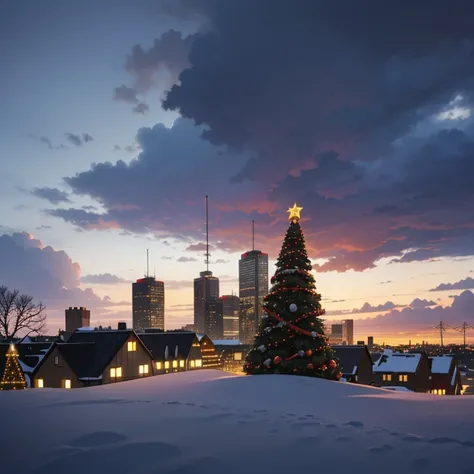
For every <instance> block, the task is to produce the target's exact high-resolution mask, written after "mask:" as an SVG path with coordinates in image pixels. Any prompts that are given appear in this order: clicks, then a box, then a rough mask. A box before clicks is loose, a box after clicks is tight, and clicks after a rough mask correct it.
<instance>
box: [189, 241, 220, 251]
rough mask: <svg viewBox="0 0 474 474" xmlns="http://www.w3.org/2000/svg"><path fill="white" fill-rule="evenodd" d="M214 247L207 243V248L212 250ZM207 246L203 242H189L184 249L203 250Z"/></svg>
mask: <svg viewBox="0 0 474 474" xmlns="http://www.w3.org/2000/svg"><path fill="white" fill-rule="evenodd" d="M213 248H214V247H213V246H212V245H209V250H212V249H213ZM206 249H207V246H206V244H205V243H204V242H198V243H197V244H191V245H188V246H187V247H186V249H185V250H186V251H188V252H205V251H206Z"/></svg>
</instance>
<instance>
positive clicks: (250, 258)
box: [239, 250, 268, 344]
mask: <svg viewBox="0 0 474 474" xmlns="http://www.w3.org/2000/svg"><path fill="white" fill-rule="evenodd" d="M267 294H268V254H266V253H263V252H261V251H260V250H250V251H249V252H246V253H244V254H242V255H241V258H240V260H239V340H240V342H241V343H242V344H251V343H252V342H253V339H254V337H255V333H256V332H257V330H258V326H259V324H260V320H261V319H262V317H263V316H264V312H263V299H264V298H265V296H266V295H267Z"/></svg>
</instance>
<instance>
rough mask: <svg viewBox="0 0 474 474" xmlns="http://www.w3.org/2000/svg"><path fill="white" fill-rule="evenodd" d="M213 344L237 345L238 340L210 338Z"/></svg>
mask: <svg viewBox="0 0 474 474" xmlns="http://www.w3.org/2000/svg"><path fill="white" fill-rule="evenodd" d="M212 342H213V343H214V345H215V346H239V345H240V341H239V340H238V339H216V340H212Z"/></svg>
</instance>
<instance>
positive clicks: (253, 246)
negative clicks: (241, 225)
mask: <svg viewBox="0 0 474 474" xmlns="http://www.w3.org/2000/svg"><path fill="white" fill-rule="evenodd" d="M252 250H255V221H254V220H252Z"/></svg>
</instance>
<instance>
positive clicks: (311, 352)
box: [306, 349, 313, 357]
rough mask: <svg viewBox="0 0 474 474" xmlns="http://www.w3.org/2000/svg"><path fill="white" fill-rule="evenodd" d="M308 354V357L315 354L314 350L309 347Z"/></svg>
mask: <svg viewBox="0 0 474 474" xmlns="http://www.w3.org/2000/svg"><path fill="white" fill-rule="evenodd" d="M306 355H307V356H308V357H311V356H312V355H313V351H312V350H311V349H308V350H307V351H306Z"/></svg>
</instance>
